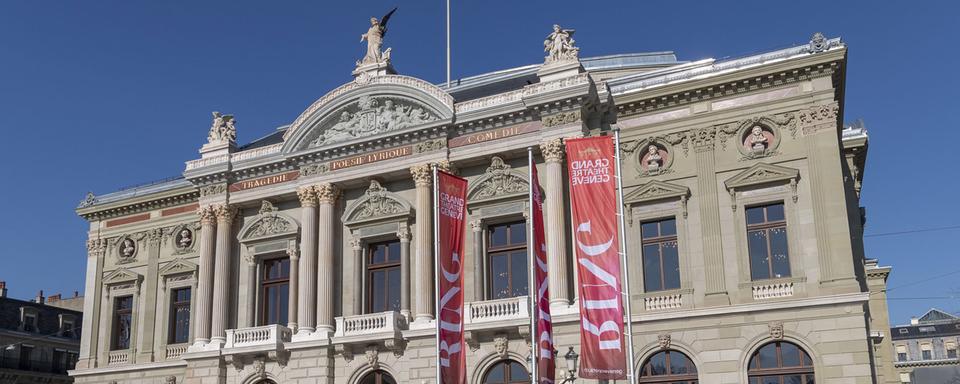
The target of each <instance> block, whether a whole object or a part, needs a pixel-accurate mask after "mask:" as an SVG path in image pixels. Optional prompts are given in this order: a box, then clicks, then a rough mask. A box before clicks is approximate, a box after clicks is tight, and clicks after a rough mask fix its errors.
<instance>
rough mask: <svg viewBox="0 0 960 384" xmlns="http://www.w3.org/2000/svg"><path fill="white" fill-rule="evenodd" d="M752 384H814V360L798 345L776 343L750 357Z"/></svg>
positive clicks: (784, 342) (748, 371)
mask: <svg viewBox="0 0 960 384" xmlns="http://www.w3.org/2000/svg"><path fill="white" fill-rule="evenodd" d="M747 375H748V376H749V377H750V384H794V383H798V384H813V360H811V359H810V355H808V354H807V353H806V352H804V351H803V350H802V349H800V347H798V346H797V345H796V344H793V343H789V342H786V341H775V342H772V343H770V344H767V345H764V346H763V347H760V349H758V350H757V351H756V352H754V353H753V356H750V365H749V367H748V368H747Z"/></svg>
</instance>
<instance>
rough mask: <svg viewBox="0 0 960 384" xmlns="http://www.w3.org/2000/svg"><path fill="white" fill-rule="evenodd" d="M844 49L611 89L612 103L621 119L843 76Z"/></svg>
mask: <svg viewBox="0 0 960 384" xmlns="http://www.w3.org/2000/svg"><path fill="white" fill-rule="evenodd" d="M845 62H846V47H843V46H841V47H837V48H833V49H831V50H830V51H827V52H823V53H818V54H812V55H805V56H801V57H797V58H790V59H786V60H783V61H779V62H774V63H771V64H761V65H757V66H755V67H750V68H746V69H743V70H739V69H737V70H732V71H730V72H727V73H720V74H717V75H712V76H704V77H702V78H691V79H689V80H678V81H675V82H671V83H667V84H662V85H652V86H650V87H646V88H638V89H635V90H630V91H628V92H624V91H619V92H618V91H617V90H616V89H614V93H613V99H614V102H615V104H616V108H617V115H618V117H620V118H624V117H628V116H633V115H637V114H642V113H648V112H653V111H659V110H662V109H668V108H675V107H677V106H681V105H686V104H690V103H695V102H700V101H705V100H712V99H717V98H721V97H729V96H735V95H740V94H744V93H748V92H753V91H757V90H761V89H770V88H776V87H782V86H785V85H790V84H794V83H798V82H801V81H804V80H808V79H813V78H817V77H825V76H833V75H834V74H836V73H843V66H844V65H845Z"/></svg>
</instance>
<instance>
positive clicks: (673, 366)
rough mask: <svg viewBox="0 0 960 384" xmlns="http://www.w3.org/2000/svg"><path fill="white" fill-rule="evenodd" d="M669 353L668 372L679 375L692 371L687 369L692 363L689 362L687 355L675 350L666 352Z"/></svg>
mask: <svg viewBox="0 0 960 384" xmlns="http://www.w3.org/2000/svg"><path fill="white" fill-rule="evenodd" d="M667 353H669V354H670V373H672V374H674V375H680V374H685V373H692V372H690V371H688V367H689V366H691V365H692V364H690V363H689V360H687V357H686V356H684V355H683V354H682V353H676V352H667Z"/></svg>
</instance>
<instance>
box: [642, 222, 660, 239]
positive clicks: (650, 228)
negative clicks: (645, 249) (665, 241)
mask: <svg viewBox="0 0 960 384" xmlns="http://www.w3.org/2000/svg"><path fill="white" fill-rule="evenodd" d="M640 234H641V236H642V237H643V238H644V239H648V238H651V237H659V236H660V231H659V230H657V222H656V221H654V222H649V223H643V225H642V226H641V227H640Z"/></svg>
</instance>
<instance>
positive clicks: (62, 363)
mask: <svg viewBox="0 0 960 384" xmlns="http://www.w3.org/2000/svg"><path fill="white" fill-rule="evenodd" d="M66 359H67V357H66V353H65V352H64V351H61V350H59V349H54V350H53V361H51V362H50V363H51V364H50V367H51V368H52V369H53V373H59V374H64V373H67V361H66Z"/></svg>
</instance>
